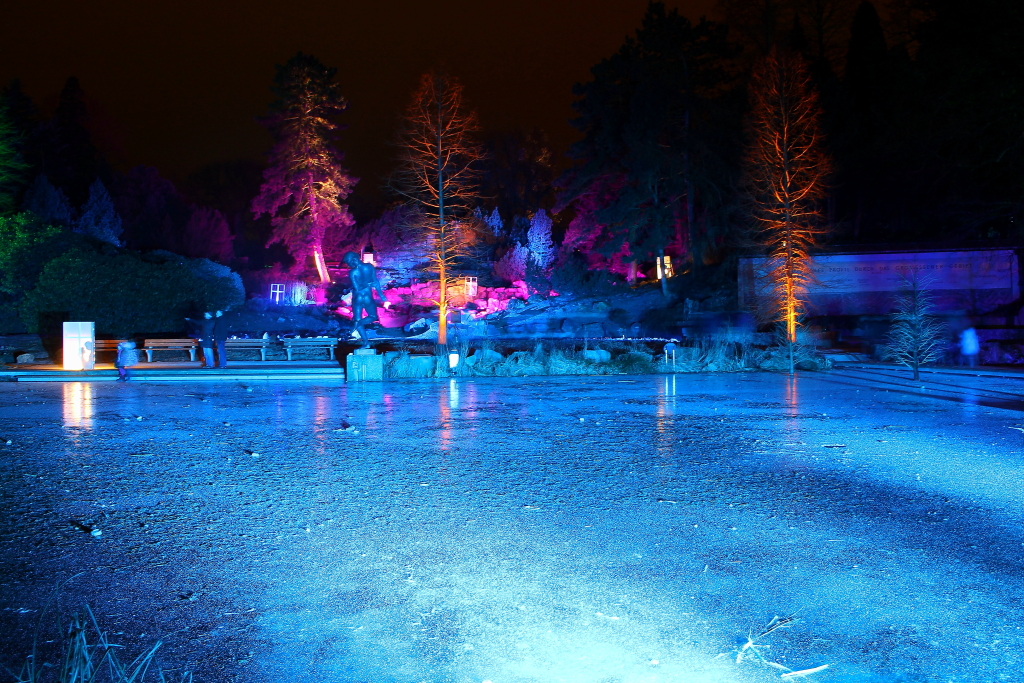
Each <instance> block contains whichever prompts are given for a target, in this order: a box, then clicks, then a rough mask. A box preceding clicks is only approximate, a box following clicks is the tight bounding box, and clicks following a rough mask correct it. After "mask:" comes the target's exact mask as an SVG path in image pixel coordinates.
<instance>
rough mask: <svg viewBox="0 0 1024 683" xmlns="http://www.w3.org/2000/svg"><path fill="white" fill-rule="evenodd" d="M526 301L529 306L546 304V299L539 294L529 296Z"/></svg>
mask: <svg viewBox="0 0 1024 683" xmlns="http://www.w3.org/2000/svg"><path fill="white" fill-rule="evenodd" d="M526 301H527V303H531V304H543V303H546V302H547V299H545V298H544V297H542V296H541V295H540V294H537V293H536V292H534V293H533V294H531V295H530V298H528V299H527V300H526Z"/></svg>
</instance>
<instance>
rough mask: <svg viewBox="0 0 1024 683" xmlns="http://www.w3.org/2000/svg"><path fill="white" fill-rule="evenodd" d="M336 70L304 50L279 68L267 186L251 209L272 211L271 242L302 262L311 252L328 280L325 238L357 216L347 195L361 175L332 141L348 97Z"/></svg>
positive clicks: (343, 232)
mask: <svg viewBox="0 0 1024 683" xmlns="http://www.w3.org/2000/svg"><path fill="white" fill-rule="evenodd" d="M336 72H337V70H336V69H331V68H327V67H325V66H324V65H323V64H321V63H320V62H319V61H318V60H317V59H316V58H315V57H312V56H310V55H304V54H302V53H301V52H300V53H298V54H297V55H295V56H294V57H292V58H291V59H290V60H288V62H287V63H286V64H284V65H283V66H278V67H277V75H276V76H275V78H274V87H273V91H274V94H275V95H277V100H276V101H275V102H274V103H273V104H272V105H271V107H270V113H269V114H268V115H267V117H266V118H265V119H264V121H263V122H264V124H265V125H266V126H267V128H268V129H269V130H270V132H271V134H272V135H273V136H274V140H275V143H274V147H273V148H272V149H271V150H270V154H269V162H270V163H269V165H268V167H267V169H266V170H265V171H264V172H263V185H262V186H261V187H260V193H259V195H258V196H257V197H256V198H255V199H253V202H252V211H253V213H254V214H255V215H256V216H257V217H259V216H260V215H262V214H268V215H269V216H270V217H271V224H272V225H273V232H272V233H271V238H270V243H271V244H273V243H275V242H279V243H281V244H283V245H284V246H285V247H286V248H287V249H288V252H289V253H290V254H291V255H292V257H293V258H295V260H296V262H297V263H298V264H302V263H305V262H306V259H307V258H309V257H310V256H312V258H313V261H314V263H315V265H316V267H317V271H318V272H319V275H320V279H321V281H322V282H325V283H326V282H329V281H330V278H329V277H328V274H327V270H326V267H325V265H324V258H323V243H324V236H325V234H326V233H327V232H328V231H329V230H330V231H332V232H335V233H337V234H336V235H335V236H334V239H335V240H336V241H338V240H343V239H344V238H345V237H346V236H347V235H348V233H350V232H351V230H352V227H353V226H354V225H355V221H354V220H353V219H352V216H351V214H349V211H348V206H347V205H345V204H343V203H342V201H343V200H344V199H345V198H346V197H347V196H348V195H349V193H351V192H352V187H353V186H354V185H355V184H356V182H357V179H356V178H354V177H352V176H351V175H349V174H348V171H347V170H346V169H345V168H343V167H342V165H341V160H342V155H341V153H339V152H338V151H337V150H336V149H335V148H334V146H333V144H332V140H333V137H334V133H335V131H337V130H338V125H337V124H336V123H334V122H333V121H332V120H331V119H332V118H333V117H335V116H337V115H339V114H341V113H342V112H343V111H344V110H345V109H346V108H347V107H348V103H347V102H346V100H345V98H344V97H342V95H341V93H340V92H339V90H338V84H337V83H336V82H335V80H334V78H335V74H336Z"/></svg>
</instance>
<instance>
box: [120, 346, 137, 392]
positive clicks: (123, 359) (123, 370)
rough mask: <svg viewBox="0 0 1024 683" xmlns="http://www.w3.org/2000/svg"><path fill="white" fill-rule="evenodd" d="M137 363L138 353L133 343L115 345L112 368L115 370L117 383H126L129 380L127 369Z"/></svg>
mask: <svg viewBox="0 0 1024 683" xmlns="http://www.w3.org/2000/svg"><path fill="white" fill-rule="evenodd" d="M138 363H139V352H138V350H136V348H135V342H133V341H123V342H121V343H120V344H118V345H117V359H116V360H115V361H114V367H115V368H117V381H118V382H127V381H128V380H129V376H128V368H130V367H132V366H133V365H138Z"/></svg>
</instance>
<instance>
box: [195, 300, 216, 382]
mask: <svg viewBox="0 0 1024 683" xmlns="http://www.w3.org/2000/svg"><path fill="white" fill-rule="evenodd" d="M191 322H192V323H193V324H194V325H195V333H196V334H197V335H198V336H197V339H198V340H199V346H200V347H202V349H203V367H204V368H206V369H212V368H214V367H216V363H214V362H213V326H214V324H215V323H214V320H213V313H210V312H209V311H206V312H205V313H203V317H202V318H199V319H197V320H192V321H191Z"/></svg>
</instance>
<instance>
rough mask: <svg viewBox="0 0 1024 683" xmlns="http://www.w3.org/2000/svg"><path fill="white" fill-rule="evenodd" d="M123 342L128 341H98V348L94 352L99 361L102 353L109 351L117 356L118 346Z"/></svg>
mask: <svg viewBox="0 0 1024 683" xmlns="http://www.w3.org/2000/svg"><path fill="white" fill-rule="evenodd" d="M123 341H128V340H127V339H97V340H96V348H95V349H94V351H95V353H96V358H97V359H98V358H99V355H100V353H101V352H107V351H109V352H111V353H114V354H116V353H117V345H118V344H120V343H121V342H123Z"/></svg>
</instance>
